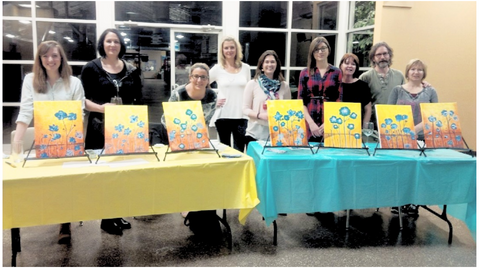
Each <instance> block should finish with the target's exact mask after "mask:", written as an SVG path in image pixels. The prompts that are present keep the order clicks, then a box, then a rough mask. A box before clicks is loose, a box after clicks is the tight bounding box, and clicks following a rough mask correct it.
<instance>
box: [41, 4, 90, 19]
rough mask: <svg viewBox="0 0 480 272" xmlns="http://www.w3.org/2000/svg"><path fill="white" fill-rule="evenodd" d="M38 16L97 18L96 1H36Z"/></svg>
mask: <svg viewBox="0 0 480 272" xmlns="http://www.w3.org/2000/svg"><path fill="white" fill-rule="evenodd" d="M35 5H36V8H37V17H38V18H56V19H58V18H61V19H81V20H95V17H96V16H95V1H36V2H35Z"/></svg>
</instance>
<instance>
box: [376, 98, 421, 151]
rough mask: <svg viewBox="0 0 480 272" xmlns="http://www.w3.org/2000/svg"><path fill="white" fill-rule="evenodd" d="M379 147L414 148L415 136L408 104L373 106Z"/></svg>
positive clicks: (415, 143)
mask: <svg viewBox="0 0 480 272" xmlns="http://www.w3.org/2000/svg"><path fill="white" fill-rule="evenodd" d="M375 110H376V114H377V121H378V133H379V136H380V147H382V148H400V149H416V148H417V136H416V134H415V127H414V124H413V115H412V107H411V106H409V105H376V106H375Z"/></svg>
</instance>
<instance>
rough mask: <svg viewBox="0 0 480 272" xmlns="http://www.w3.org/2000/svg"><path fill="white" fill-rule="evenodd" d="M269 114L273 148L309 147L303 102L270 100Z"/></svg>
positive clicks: (268, 103)
mask: <svg viewBox="0 0 480 272" xmlns="http://www.w3.org/2000/svg"><path fill="white" fill-rule="evenodd" d="M267 112H268V128H269V130H270V142H271V143H272V145H273V146H308V139H307V135H306V125H305V116H304V114H303V103H302V101H301V100H268V101H267Z"/></svg>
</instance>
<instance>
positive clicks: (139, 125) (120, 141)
mask: <svg viewBox="0 0 480 272" xmlns="http://www.w3.org/2000/svg"><path fill="white" fill-rule="evenodd" d="M149 146H150V144H149V134H148V108H147V106H133V105H132V106H131V105H119V106H106V107H105V150H104V154H131V153H142V152H148V149H149Z"/></svg>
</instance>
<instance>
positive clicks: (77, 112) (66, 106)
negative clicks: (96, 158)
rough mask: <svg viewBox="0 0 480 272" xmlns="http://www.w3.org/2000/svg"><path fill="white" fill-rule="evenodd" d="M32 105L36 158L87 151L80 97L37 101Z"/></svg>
mask: <svg viewBox="0 0 480 272" xmlns="http://www.w3.org/2000/svg"><path fill="white" fill-rule="evenodd" d="M33 108H34V111H33V112H34V113H33V116H34V120H35V121H34V127H35V155H36V157H37V158H63V157H73V156H81V155H83V154H84V137H83V111H82V102H81V101H35V102H33Z"/></svg>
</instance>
